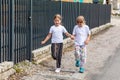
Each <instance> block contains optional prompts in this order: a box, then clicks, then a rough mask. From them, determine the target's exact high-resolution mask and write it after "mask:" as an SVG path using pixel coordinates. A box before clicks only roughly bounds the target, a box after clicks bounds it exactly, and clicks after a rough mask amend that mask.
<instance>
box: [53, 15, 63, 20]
mask: <svg viewBox="0 0 120 80" xmlns="http://www.w3.org/2000/svg"><path fill="white" fill-rule="evenodd" d="M55 18H59V19H60V20H62V16H61V15H60V14H56V15H55V16H54V19H55Z"/></svg>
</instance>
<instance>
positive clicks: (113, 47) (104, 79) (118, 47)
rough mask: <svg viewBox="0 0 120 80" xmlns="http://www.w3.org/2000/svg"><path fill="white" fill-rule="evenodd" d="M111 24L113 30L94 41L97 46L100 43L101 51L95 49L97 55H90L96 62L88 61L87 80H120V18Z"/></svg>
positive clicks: (114, 19) (113, 19)
mask: <svg viewBox="0 0 120 80" xmlns="http://www.w3.org/2000/svg"><path fill="white" fill-rule="evenodd" d="M111 23H112V24H113V25H114V26H113V27H112V28H110V29H108V30H107V31H105V33H103V32H102V33H100V35H98V36H97V37H96V38H95V39H94V40H93V41H94V42H95V40H96V44H97V45H98V42H99V46H98V48H99V49H98V50H97V47H95V48H96V50H94V52H96V53H97V55H96V54H94V53H92V54H90V55H91V56H94V57H95V60H94V57H90V59H91V58H92V59H91V61H90V59H89V61H88V66H87V68H88V76H87V78H86V79H85V80H120V32H119V31H120V17H116V18H112V20H111ZM91 42H92V41H91ZM94 46H95V44H94ZM93 54H94V55H93ZM91 64H92V66H90V65H91ZM96 66H97V67H96ZM89 67H90V68H89Z"/></svg>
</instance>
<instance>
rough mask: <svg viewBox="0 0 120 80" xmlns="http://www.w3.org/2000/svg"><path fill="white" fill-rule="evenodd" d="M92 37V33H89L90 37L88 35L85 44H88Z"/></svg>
mask: <svg viewBox="0 0 120 80" xmlns="http://www.w3.org/2000/svg"><path fill="white" fill-rule="evenodd" d="M90 37H91V35H90V34H88V37H87V39H86V40H85V45H87V44H88V43H89V41H90Z"/></svg>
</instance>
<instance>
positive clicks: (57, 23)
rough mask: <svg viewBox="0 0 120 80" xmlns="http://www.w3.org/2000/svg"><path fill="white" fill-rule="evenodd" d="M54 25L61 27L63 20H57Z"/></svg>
mask: <svg viewBox="0 0 120 80" xmlns="http://www.w3.org/2000/svg"><path fill="white" fill-rule="evenodd" d="M54 23H55V25H56V26H59V25H60V24H61V20H60V19H59V18H55V19H54Z"/></svg>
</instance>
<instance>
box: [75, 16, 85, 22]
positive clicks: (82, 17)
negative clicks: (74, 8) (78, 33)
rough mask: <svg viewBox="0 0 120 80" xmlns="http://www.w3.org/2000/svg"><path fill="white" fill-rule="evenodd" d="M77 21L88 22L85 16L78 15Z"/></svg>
mask: <svg viewBox="0 0 120 80" xmlns="http://www.w3.org/2000/svg"><path fill="white" fill-rule="evenodd" d="M76 22H77V23H78V22H81V23H84V24H85V23H86V21H85V18H84V16H78V17H77V18H76Z"/></svg>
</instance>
